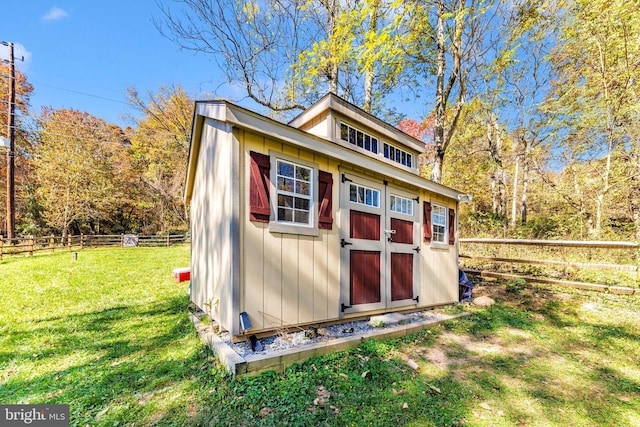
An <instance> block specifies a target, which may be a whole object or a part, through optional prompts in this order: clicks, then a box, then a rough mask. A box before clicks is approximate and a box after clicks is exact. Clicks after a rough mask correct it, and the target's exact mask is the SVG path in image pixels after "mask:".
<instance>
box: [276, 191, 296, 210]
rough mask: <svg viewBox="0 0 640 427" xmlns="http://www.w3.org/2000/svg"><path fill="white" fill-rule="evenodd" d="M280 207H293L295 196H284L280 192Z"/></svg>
mask: <svg viewBox="0 0 640 427" xmlns="http://www.w3.org/2000/svg"><path fill="white" fill-rule="evenodd" d="M278 207H286V208H292V207H293V197H292V196H284V195H282V194H278Z"/></svg>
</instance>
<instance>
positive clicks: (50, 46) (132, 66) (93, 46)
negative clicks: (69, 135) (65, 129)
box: [0, 0, 230, 126]
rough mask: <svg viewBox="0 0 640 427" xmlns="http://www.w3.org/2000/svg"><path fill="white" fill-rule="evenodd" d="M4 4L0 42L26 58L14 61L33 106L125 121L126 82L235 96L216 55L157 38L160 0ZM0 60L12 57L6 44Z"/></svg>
mask: <svg viewBox="0 0 640 427" xmlns="http://www.w3.org/2000/svg"><path fill="white" fill-rule="evenodd" d="M1 9H2V15H3V19H2V25H1V26H0V40H1V41H10V42H13V43H14V44H15V45H16V50H15V55H16V57H18V58H19V57H21V56H23V55H24V57H25V61H24V63H22V62H20V61H17V62H16V66H17V68H18V69H20V70H21V71H22V72H23V73H25V74H26V76H27V79H28V81H29V82H30V83H31V84H32V85H33V86H34V94H33V96H32V102H31V105H32V109H33V110H34V111H39V110H40V107H42V106H53V107H55V108H75V109H77V110H81V111H86V112H88V113H90V114H93V115H95V116H98V117H101V118H103V119H105V120H107V121H108V122H111V123H116V124H119V125H121V126H124V125H127V124H129V123H128V122H127V120H126V119H125V117H126V114H127V112H130V111H131V109H130V107H129V106H128V105H127V99H126V89H127V88H128V87H135V88H136V89H138V91H139V92H140V93H141V94H142V93H146V92H147V91H154V92H155V91H156V90H157V89H158V87H159V86H161V85H163V84H169V85H171V84H173V85H181V86H182V87H183V88H184V89H185V90H186V91H187V92H188V93H189V94H191V95H192V96H193V97H195V98H198V99H201V98H205V97H206V98H210V97H211V96H218V97H226V96H229V95H230V94H229V88H228V87H227V86H226V85H222V86H220V84H221V83H223V82H224V77H223V76H222V75H221V73H220V72H219V70H218V65H217V64H216V63H215V61H213V59H212V58H211V57H207V56H206V55H194V53H193V52H190V51H182V50H180V49H179V47H178V46H177V45H175V44H174V43H173V42H171V41H170V40H168V39H166V38H164V37H162V36H161V35H160V33H159V32H158V30H157V29H156V28H155V26H154V24H153V18H154V17H155V18H160V16H161V12H160V10H159V9H158V6H157V5H156V2H155V0H129V1H123V0H109V1H105V2H94V1H86V0H85V1H78V0H75V1H72V0H69V1H59V0H56V1H55V2H54V3H52V2H49V1H42V0H3V1H2V8H1ZM0 57H2V58H7V57H8V51H7V48H6V47H5V46H1V45H0ZM205 94H210V95H208V96H207V95H205Z"/></svg>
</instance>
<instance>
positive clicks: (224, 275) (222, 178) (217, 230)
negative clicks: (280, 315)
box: [191, 119, 234, 329]
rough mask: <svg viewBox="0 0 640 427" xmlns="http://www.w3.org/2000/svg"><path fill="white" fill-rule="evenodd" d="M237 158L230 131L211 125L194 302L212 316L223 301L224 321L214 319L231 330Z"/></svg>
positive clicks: (196, 221)
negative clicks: (233, 160)
mask: <svg viewBox="0 0 640 427" xmlns="http://www.w3.org/2000/svg"><path fill="white" fill-rule="evenodd" d="M232 154H233V139H232V138H231V133H230V128H229V126H228V125H225V124H223V123H219V122H215V121H213V120H210V119H208V120H206V121H205V122H204V124H203V130H202V143H201V145H200V156H199V157H198V167H197V171H196V176H195V185H194V193H193V195H192V199H191V223H192V224H193V226H192V227H193V228H192V243H191V274H192V280H191V299H192V301H193V302H194V303H195V304H196V305H197V306H198V307H200V308H201V309H202V310H204V311H206V312H207V313H209V312H210V309H209V307H208V304H210V303H211V302H213V301H215V300H217V301H218V304H217V305H218V310H219V311H218V313H221V316H218V314H217V313H214V316H215V317H216V318H217V320H218V321H220V323H221V324H222V325H223V326H224V327H225V328H229V329H230V328H232V326H233V295H232V290H233V280H234V278H233V274H232V270H231V266H232V263H233V258H232V257H233V256H234V254H233V248H234V243H233V239H232V236H231V235H230V230H231V223H232V221H233V191H234V188H233V186H234V182H233V178H232V166H231V165H232V159H233V156H232ZM212 200H215V201H216V202H215V203H213V202H212ZM214 306H215V305H214ZM218 317H219V318H218Z"/></svg>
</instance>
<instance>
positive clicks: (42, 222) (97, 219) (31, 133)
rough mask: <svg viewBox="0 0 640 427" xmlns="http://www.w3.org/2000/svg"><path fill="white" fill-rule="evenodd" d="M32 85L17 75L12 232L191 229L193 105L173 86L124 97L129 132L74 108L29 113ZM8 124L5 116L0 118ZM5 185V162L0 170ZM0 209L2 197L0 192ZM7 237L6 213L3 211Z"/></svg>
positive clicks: (1, 216) (116, 231) (156, 231)
mask: <svg viewBox="0 0 640 427" xmlns="http://www.w3.org/2000/svg"><path fill="white" fill-rule="evenodd" d="M32 90H33V87H32V86H31V85H29V84H28V83H27V82H26V80H25V79H24V76H23V75H21V74H20V73H19V85H18V105H19V112H20V114H19V115H18V121H17V125H16V135H17V138H16V155H15V159H16V177H15V183H16V185H15V188H16V194H15V204H16V233H17V234H18V235H32V236H41V235H49V234H56V235H62V236H63V237H64V236H67V235H69V234H80V233H85V234H120V233H141V234H167V233H171V232H174V233H176V232H184V231H186V230H188V212H187V208H186V206H185V205H184V202H183V183H184V177H185V169H186V163H187V156H188V150H189V137H190V131H191V120H192V115H193V100H192V99H191V98H190V97H189V96H188V95H187V94H186V93H185V91H184V90H183V89H182V88H181V87H179V86H177V87H162V88H160V89H159V90H158V91H157V92H156V93H149V94H148V95H147V96H146V97H144V98H143V97H141V96H139V94H138V93H137V92H136V91H135V90H134V89H130V90H129V93H128V96H129V100H130V103H131V105H132V107H133V108H135V109H137V110H138V113H139V118H137V119H134V118H132V119H131V120H132V121H133V122H134V126H133V127H126V128H125V129H122V128H121V127H119V126H117V125H114V124H111V123H107V122H106V121H104V120H103V119H101V118H99V117H95V116H92V115H90V114H88V113H86V112H82V111H78V110H73V109H53V108H43V109H42V111H39V112H35V113H34V114H29V113H30V112H29V95H30V93H31V92H32ZM0 117H1V118H2V119H3V120H4V122H5V123H6V113H5V114H4V116H0ZM0 173H1V174H2V180H1V181H0V182H1V183H2V185H3V188H4V185H5V184H6V164H5V163H4V162H3V163H2V166H0ZM0 194H2V195H1V196H0V202H1V203H2V206H5V204H6V192H4V191H3V192H2V193H0ZM0 220H1V221H2V224H0V229H2V234H3V235H6V234H7V232H6V211H5V210H4V209H2V213H1V214H0Z"/></svg>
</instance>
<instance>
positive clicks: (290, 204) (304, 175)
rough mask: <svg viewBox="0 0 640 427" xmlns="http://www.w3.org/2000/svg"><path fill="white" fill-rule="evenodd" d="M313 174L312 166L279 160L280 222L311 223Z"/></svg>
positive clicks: (278, 216) (277, 176)
mask: <svg viewBox="0 0 640 427" xmlns="http://www.w3.org/2000/svg"><path fill="white" fill-rule="evenodd" d="M312 176H313V174H312V169H311V168H308V167H306V166H301V165H298V164H295V163H290V162H286V161H284V160H278V161H277V173H276V179H277V185H276V192H277V195H278V204H277V205H278V213H277V220H278V222H291V223H295V224H302V225H310V221H311V214H310V213H311V206H312V203H311V195H312V194H313V193H312V188H313V182H312Z"/></svg>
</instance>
